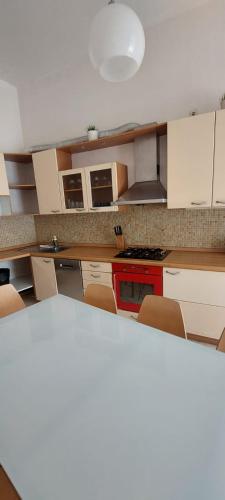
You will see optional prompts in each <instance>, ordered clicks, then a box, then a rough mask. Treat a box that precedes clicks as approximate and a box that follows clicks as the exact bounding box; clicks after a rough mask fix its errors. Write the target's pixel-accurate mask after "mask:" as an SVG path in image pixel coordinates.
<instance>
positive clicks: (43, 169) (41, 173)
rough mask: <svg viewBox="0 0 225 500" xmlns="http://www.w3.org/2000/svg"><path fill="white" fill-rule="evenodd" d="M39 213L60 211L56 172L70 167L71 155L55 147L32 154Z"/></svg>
mask: <svg viewBox="0 0 225 500" xmlns="http://www.w3.org/2000/svg"><path fill="white" fill-rule="evenodd" d="M33 164H34V175H35V181H36V188H37V196H38V205H39V211H40V214H57V213H61V212H62V202H61V194H60V184H59V176H58V172H59V171H60V170H67V169H69V168H71V167H72V161H71V155H70V154H69V153H65V152H63V151H59V150H56V149H50V150H47V151H41V152H40V153H34V154H33Z"/></svg>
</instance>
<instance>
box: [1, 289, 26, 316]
mask: <svg viewBox="0 0 225 500" xmlns="http://www.w3.org/2000/svg"><path fill="white" fill-rule="evenodd" d="M24 308H25V304H24V302H23V300H22V299H21V297H20V295H19V293H18V292H17V291H16V289H15V288H14V286H12V285H2V286H0V318H3V317H4V316H7V315H8V314H11V313H14V312H16V311H20V309H24Z"/></svg>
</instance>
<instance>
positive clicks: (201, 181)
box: [167, 113, 225, 208]
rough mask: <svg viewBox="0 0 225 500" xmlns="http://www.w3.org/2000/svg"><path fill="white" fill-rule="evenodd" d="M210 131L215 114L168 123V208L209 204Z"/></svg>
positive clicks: (211, 135)
mask: <svg viewBox="0 0 225 500" xmlns="http://www.w3.org/2000/svg"><path fill="white" fill-rule="evenodd" d="M223 120H225V118H223ZM214 132H215V113H206V114H202V115H196V116H191V117H188V118H184V119H181V120H175V121H172V122H169V123H168V193H167V194H168V208H198V207H202V208H204V207H211V204H212V182H213V160H214ZM223 147H224V151H225V145H224V146H223ZM221 158H222V154H221ZM224 176H225V174H224ZM217 197H218V199H219V196H218V195H217ZM223 200H224V201H225V195H224V196H223Z"/></svg>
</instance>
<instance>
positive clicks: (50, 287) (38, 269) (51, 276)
mask: <svg viewBox="0 0 225 500" xmlns="http://www.w3.org/2000/svg"><path fill="white" fill-rule="evenodd" d="M31 264H32V270H33V278H34V287H35V294H36V299H37V300H44V299H48V298H49V297H53V295H57V293H58V288H57V282H56V274H55V264H54V259H49V258H46V257H31Z"/></svg>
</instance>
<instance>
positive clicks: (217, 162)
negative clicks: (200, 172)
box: [213, 110, 225, 208]
mask: <svg viewBox="0 0 225 500" xmlns="http://www.w3.org/2000/svg"><path fill="white" fill-rule="evenodd" d="M224 139H225V110H221V111H217V113H216V129H215V159H214V180H213V206H214V207H217V208H225V140H224Z"/></svg>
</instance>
